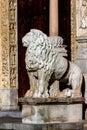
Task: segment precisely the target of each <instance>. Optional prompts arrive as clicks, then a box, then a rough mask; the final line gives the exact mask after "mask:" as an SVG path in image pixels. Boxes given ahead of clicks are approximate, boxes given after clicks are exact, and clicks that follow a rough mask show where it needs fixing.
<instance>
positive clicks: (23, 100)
mask: <svg viewBox="0 0 87 130" xmlns="http://www.w3.org/2000/svg"><path fill="white" fill-rule="evenodd" d="M84 101H85V99H84V98H83V97H80V98H64V97H63V98H28V97H27V98H20V99H19V103H20V104H30V105H31V104H33V105H35V104H36V105H37V104H50V103H51V104H52V103H55V104H76V103H77V104H78V103H83V102H84Z"/></svg>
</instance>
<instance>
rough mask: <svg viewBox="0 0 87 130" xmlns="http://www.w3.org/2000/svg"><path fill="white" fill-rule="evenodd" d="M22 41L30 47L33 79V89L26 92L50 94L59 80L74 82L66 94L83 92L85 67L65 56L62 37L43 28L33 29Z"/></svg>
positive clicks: (27, 60)
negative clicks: (49, 35)
mask: <svg viewBox="0 0 87 130" xmlns="http://www.w3.org/2000/svg"><path fill="white" fill-rule="evenodd" d="M22 42H23V46H24V47H27V50H26V54H25V63H26V69H27V72H28V75H29V79H30V90H28V91H27V93H26V94H25V96H29V97H43V98H47V97H50V95H51V94H50V91H49V90H50V87H51V84H53V83H54V82H55V81H57V80H58V81H60V82H64V83H66V84H67V85H68V86H70V88H67V89H66V91H65V93H64V95H65V96H66V97H81V96H82V94H81V85H82V79H83V76H82V73H81V70H80V68H79V67H78V66H77V65H76V64H74V63H72V62H70V61H68V60H67V59H66V58H65V57H64V56H66V55H67V54H66V49H65V47H64V45H63V39H62V37H60V36H53V37H48V36H47V35H46V34H44V33H43V32H42V31H40V30H37V29H31V30H30V32H29V33H27V34H26V35H25V36H24V37H23V38H22ZM51 79H52V80H51ZM50 81H51V83H50Z"/></svg>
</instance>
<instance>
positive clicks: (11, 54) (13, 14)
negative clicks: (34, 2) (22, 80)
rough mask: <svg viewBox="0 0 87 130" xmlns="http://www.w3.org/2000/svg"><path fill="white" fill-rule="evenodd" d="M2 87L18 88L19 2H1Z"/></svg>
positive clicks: (7, 0) (11, 0)
mask: <svg viewBox="0 0 87 130" xmlns="http://www.w3.org/2000/svg"><path fill="white" fill-rule="evenodd" d="M1 10H2V14H1V37H2V39H1V43H2V45H1V46H2V87H4V88H9V87H12V88H13V87H17V66H18V64H17V1H16V0H4V1H2V2H1Z"/></svg>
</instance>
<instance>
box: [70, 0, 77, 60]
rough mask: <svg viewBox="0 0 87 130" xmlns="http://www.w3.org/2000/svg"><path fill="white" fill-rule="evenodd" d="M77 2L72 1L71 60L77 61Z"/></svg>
mask: <svg viewBox="0 0 87 130" xmlns="http://www.w3.org/2000/svg"><path fill="white" fill-rule="evenodd" d="M75 7H76V0H71V60H72V61H73V62H74V61H75V55H76V29H75V28H76V8H75Z"/></svg>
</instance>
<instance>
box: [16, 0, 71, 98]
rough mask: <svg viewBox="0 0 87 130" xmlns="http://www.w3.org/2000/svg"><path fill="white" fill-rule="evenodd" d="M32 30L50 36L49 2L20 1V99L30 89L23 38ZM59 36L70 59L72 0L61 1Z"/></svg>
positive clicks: (39, 0) (43, 0)
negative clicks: (38, 30) (40, 31)
mask: <svg viewBox="0 0 87 130" xmlns="http://www.w3.org/2000/svg"><path fill="white" fill-rule="evenodd" d="M31 28H36V29H40V30H42V31H43V32H44V33H46V34H47V35H49V0H18V85H19V89H18V90H19V91H18V92H19V97H23V96H24V94H25V92H26V91H27V90H28V89H29V79H28V75H27V71H26V68H25V61H24V59H25V51H26V48H24V47H23V46H22V41H21V39H22V37H23V36H24V35H25V34H26V33H27V32H29V31H30V29H31ZM59 35H60V36H62V37H63V38H64V44H66V45H67V50H68V56H69V57H68V58H69V59H70V53H71V51H70V0H59Z"/></svg>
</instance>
